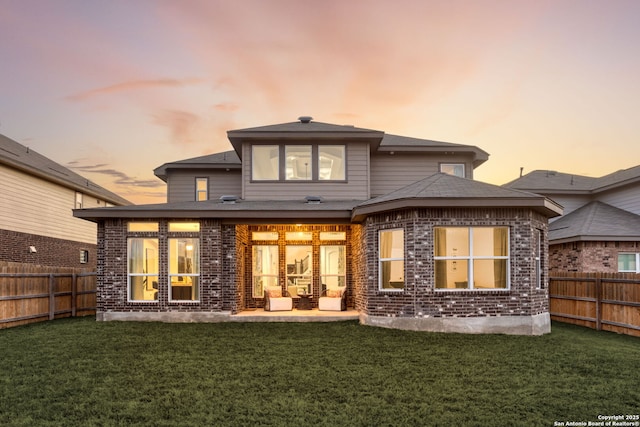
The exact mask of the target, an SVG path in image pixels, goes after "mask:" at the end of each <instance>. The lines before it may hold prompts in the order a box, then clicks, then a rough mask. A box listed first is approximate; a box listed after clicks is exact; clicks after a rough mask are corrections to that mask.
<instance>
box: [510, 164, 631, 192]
mask: <svg viewBox="0 0 640 427" xmlns="http://www.w3.org/2000/svg"><path fill="white" fill-rule="evenodd" d="M633 183H640V165H639V166H634V167H632V168H628V169H622V170H619V171H616V172H613V173H610V174H609V175H605V176H602V177H600V178H593V177H589V176H582V175H574V174H568V173H562V172H556V171H545V170H535V171H533V172H530V173H528V174H526V175H524V176H522V177H520V178H518V179H515V180H513V181H511V182H508V183H506V184H504V187H507V188H517V189H521V190H527V191H533V192H539V193H545V194H594V193H598V192H600V191H605V190H609V189H612V188H616V187H622V186H625V185H629V184H633Z"/></svg>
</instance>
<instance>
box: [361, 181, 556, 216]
mask: <svg viewBox="0 0 640 427" xmlns="http://www.w3.org/2000/svg"><path fill="white" fill-rule="evenodd" d="M408 207H414V208H415V207H443V208H447V207H491V208H497V207H501V208H506V207H511V208H513V207H527V208H533V209H535V210H537V211H539V212H541V213H542V214H544V215H545V216H547V217H554V216H558V215H561V214H562V208H561V207H560V206H559V205H558V204H556V203H555V202H553V201H551V200H549V199H547V198H546V197H544V196H541V195H538V194H533V193H529V192H525V191H519V190H512V189H508V188H504V187H499V186H497V185H492V184H487V183H484V182H480V181H474V180H471V179H466V178H460V177H457V176H453V175H448V174H444V173H437V174H434V175H432V176H430V177H427V178H425V179H422V180H420V181H417V182H414V183H413V184H409V185H407V186H405V187H403V188H400V189H398V190H396V191H392V192H391V193H388V194H385V195H383V196H380V197H376V198H373V199H370V200H367V201H365V202H363V203H361V204H360V205H358V206H357V207H356V208H355V209H354V218H360V217H362V216H366V215H368V214H372V213H377V212H384V211H389V210H394V209H402V208H408Z"/></svg>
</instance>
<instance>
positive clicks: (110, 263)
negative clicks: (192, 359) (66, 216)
mask: <svg viewBox="0 0 640 427" xmlns="http://www.w3.org/2000/svg"><path fill="white" fill-rule="evenodd" d="M228 137H229V140H230V142H231V145H232V146H233V151H229V152H224V153H218V154H213V155H210V156H204V157H197V158H194V159H188V160H182V161H177V162H172V163H167V164H164V165H162V166H160V167H159V168H157V169H156V170H155V173H156V175H157V176H158V177H160V178H161V179H163V180H164V181H166V182H167V194H168V202H167V203H163V204H155V205H140V206H124V207H112V208H107V209H82V210H76V211H75V213H74V214H75V215H76V216H77V217H79V218H84V219H87V220H90V221H94V222H96V223H97V224H98V248H99V253H100V255H99V258H98V263H99V264H98V271H99V277H98V313H97V318H98V319H99V320H159V321H226V320H233V319H234V316H235V315H237V314H238V313H241V312H243V311H247V310H253V311H255V310H261V309H262V308H263V307H265V302H267V301H269V300H270V298H265V289H267V288H268V289H269V293H267V296H269V297H271V290H272V289H273V287H275V289H279V291H282V292H288V293H289V294H290V295H292V296H293V306H294V307H296V308H298V307H301V305H302V302H303V301H304V302H305V304H306V303H307V302H308V301H306V300H307V298H306V296H305V295H303V294H310V295H311V296H312V298H311V302H312V305H313V306H314V307H317V301H318V298H319V297H320V296H321V295H324V294H325V293H327V294H329V293H331V294H334V295H336V294H337V295H344V294H345V293H346V296H347V297H346V305H347V306H348V307H349V309H350V310H352V311H353V310H355V311H357V313H359V318H360V322H361V323H363V324H368V325H377V326H383V327H391V328H402V329H415V330H430V331H458V332H474V333H476V332H502V333H512V334H542V333H546V332H549V330H550V320H549V303H548V301H549V299H548V289H547V277H546V273H545V272H546V269H547V252H546V247H547V233H548V232H547V229H548V228H547V227H548V218H549V217H553V216H556V215H559V214H560V213H561V209H560V207H559V206H557V205H556V204H554V203H553V202H551V201H550V200H548V199H547V198H545V197H543V196H540V195H536V194H532V193H527V192H522V191H517V190H510V189H505V188H502V187H498V186H494V185H489V184H485V183H481V182H477V181H473V179H472V178H473V171H474V168H476V167H477V166H479V165H480V164H482V163H483V162H485V161H486V160H487V159H488V154H487V153H486V152H484V151H482V150H480V149H479V148H477V147H473V146H469V145H460V144H451V143H446V142H437V141H429V140H423V139H416V138H407V137H401V136H396V135H388V134H385V133H384V132H381V131H376V130H369V129H361V128H357V127H353V126H339V125H332V124H326V123H319V122H314V121H312V120H311V118H308V117H301V118H300V119H299V121H296V122H293V123H285V124H279V125H272V126H264V127H256V128H250V129H241V130H234V131H229V132H228ZM127 260H128V261H127ZM279 291H278V293H280V292H279ZM300 295H303V297H304V298H303V297H300ZM337 307H340V304H337ZM270 308H271V307H270Z"/></svg>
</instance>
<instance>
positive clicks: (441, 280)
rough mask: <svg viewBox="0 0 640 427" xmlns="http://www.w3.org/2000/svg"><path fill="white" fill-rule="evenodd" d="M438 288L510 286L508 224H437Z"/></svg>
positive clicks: (436, 260)
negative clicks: (473, 225) (440, 225)
mask: <svg viewBox="0 0 640 427" xmlns="http://www.w3.org/2000/svg"><path fill="white" fill-rule="evenodd" d="M434 231H435V242H434V246H435V257H434V258H435V279H436V289H508V288H509V229H508V227H435V229H434Z"/></svg>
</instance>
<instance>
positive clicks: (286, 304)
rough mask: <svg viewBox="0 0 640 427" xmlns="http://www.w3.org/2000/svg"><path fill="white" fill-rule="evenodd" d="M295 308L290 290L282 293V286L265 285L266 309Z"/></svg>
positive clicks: (287, 309) (288, 309)
mask: <svg viewBox="0 0 640 427" xmlns="http://www.w3.org/2000/svg"><path fill="white" fill-rule="evenodd" d="M291 310H293V298H291V297H290V296H289V293H288V292H286V291H285V292H284V295H282V288H280V286H265V288H264V311H291Z"/></svg>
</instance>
